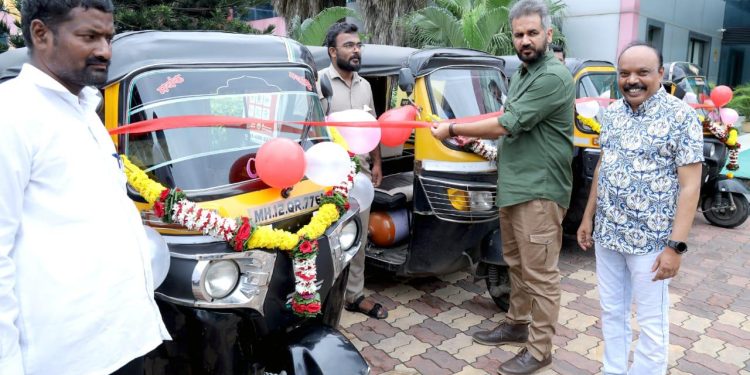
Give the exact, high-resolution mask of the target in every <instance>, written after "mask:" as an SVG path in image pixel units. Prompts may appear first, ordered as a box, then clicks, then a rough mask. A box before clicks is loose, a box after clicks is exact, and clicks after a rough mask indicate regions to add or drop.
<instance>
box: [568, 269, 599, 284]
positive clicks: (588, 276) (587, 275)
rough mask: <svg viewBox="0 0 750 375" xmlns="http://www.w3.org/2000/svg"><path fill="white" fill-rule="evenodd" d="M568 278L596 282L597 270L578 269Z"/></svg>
mask: <svg viewBox="0 0 750 375" xmlns="http://www.w3.org/2000/svg"><path fill="white" fill-rule="evenodd" d="M568 278H571V279H573V280H580V281H583V282H584V283H587V284H596V272H594V271H589V270H578V271H576V272H573V273H572V274H571V275H570V276H568Z"/></svg>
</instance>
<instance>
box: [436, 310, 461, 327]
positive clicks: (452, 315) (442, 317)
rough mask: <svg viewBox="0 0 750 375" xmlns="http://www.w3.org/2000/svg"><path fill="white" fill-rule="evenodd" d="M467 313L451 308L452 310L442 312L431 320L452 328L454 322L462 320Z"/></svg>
mask: <svg viewBox="0 0 750 375" xmlns="http://www.w3.org/2000/svg"><path fill="white" fill-rule="evenodd" d="M466 314H467V311H466V310H464V309H460V308H458V307H453V308H452V309H450V310H448V311H443V312H441V313H440V314H438V315H437V316H435V317H433V319H435V320H437V321H438V322H443V323H445V324H447V325H449V326H452V325H451V324H452V323H453V321H454V320H456V319H459V318H463V317H464V316H466Z"/></svg>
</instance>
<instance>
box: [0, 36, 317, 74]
mask: <svg viewBox="0 0 750 375" xmlns="http://www.w3.org/2000/svg"><path fill="white" fill-rule="evenodd" d="M26 51H27V49H26V48H20V49H17V50H13V51H8V52H6V53H3V54H0V82H2V81H3V80H6V79H9V78H13V77H15V76H16V75H18V72H19V71H20V69H21V65H23V63H25V62H28V61H29V57H28V55H27V53H26ZM6 55H7V56H6ZM279 63H292V64H303V65H307V66H309V67H310V68H311V69H313V70H314V66H315V65H314V61H313V57H312V54H311V53H310V51H309V50H308V49H307V48H306V47H305V46H303V45H301V44H299V43H298V42H296V41H294V40H291V39H288V38H284V37H278V36H271V35H249V34H235V33H225V32H218V31H134V32H126V33H122V34H117V35H115V38H114V39H113V40H112V62H111V64H110V67H109V77H108V79H107V84H110V83H112V82H115V81H118V80H120V79H122V78H123V77H125V76H126V75H128V74H130V73H132V72H135V71H138V70H141V69H146V68H148V67H151V66H158V65H165V66H180V65H191V66H194V65H202V64H212V65H215V64H226V65H254V64H269V65H270V64H279Z"/></svg>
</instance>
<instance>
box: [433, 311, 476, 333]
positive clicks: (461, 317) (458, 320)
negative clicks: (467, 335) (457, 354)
mask: <svg viewBox="0 0 750 375" xmlns="http://www.w3.org/2000/svg"><path fill="white" fill-rule="evenodd" d="M435 320H437V321H439V322H443V323H445V324H447V325H449V326H451V327H453V328H455V329H457V330H459V331H467V330H468V329H469V328H471V327H473V326H475V325H477V324H479V323H481V322H482V321H483V320H484V317H482V316H479V315H477V314H473V313H470V312H468V311H466V310H464V309H460V308H458V307H456V308H453V309H451V310H448V311H446V312H444V313H441V314H440V315H438V316H436V317H435Z"/></svg>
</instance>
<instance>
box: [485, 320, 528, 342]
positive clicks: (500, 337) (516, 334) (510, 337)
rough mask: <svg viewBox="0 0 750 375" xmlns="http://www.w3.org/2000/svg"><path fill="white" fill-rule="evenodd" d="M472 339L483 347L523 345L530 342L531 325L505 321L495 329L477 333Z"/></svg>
mask: <svg viewBox="0 0 750 375" xmlns="http://www.w3.org/2000/svg"><path fill="white" fill-rule="evenodd" d="M472 337H473V338H474V341H475V342H477V343H480V344H482V345H500V344H516V345H517V344H523V343H525V342H526V341H528V340H529V325H528V324H512V323H508V322H505V321H503V322H500V325H498V326H497V327H495V329H493V330H491V331H479V332H476V333H474V334H473V335H472Z"/></svg>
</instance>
